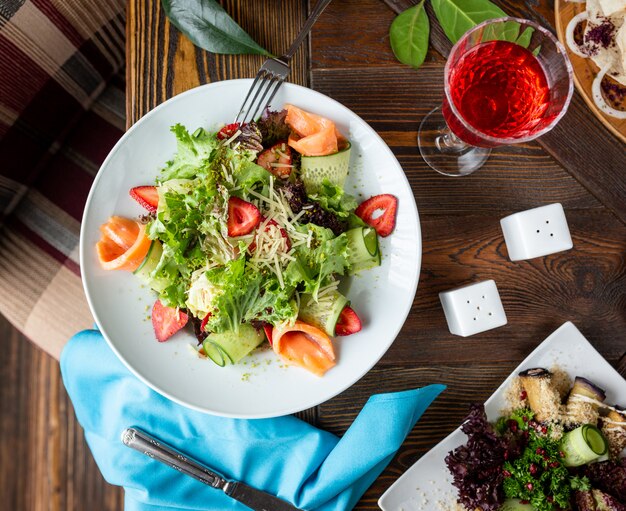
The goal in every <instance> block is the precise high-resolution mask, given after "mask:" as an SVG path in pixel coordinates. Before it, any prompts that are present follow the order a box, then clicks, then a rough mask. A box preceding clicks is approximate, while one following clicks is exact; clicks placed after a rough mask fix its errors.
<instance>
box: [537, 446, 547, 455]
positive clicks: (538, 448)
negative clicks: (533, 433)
mask: <svg viewBox="0 0 626 511" xmlns="http://www.w3.org/2000/svg"><path fill="white" fill-rule="evenodd" d="M535 452H536V453H537V454H545V453H546V451H545V449H542V448H541V447H537V450H536V451H535Z"/></svg>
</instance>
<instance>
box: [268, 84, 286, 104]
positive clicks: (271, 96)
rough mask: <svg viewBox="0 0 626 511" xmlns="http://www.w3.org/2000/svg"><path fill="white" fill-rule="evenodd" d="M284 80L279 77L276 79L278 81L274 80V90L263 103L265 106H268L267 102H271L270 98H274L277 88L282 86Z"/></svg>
mask: <svg viewBox="0 0 626 511" xmlns="http://www.w3.org/2000/svg"><path fill="white" fill-rule="evenodd" d="M284 82H285V79H284V78H281V79H280V80H278V82H276V87H274V92H272V94H271V95H270V97H269V99H268V100H267V102H266V103H265V106H269V104H270V103H271V102H272V99H274V96H276V93H277V92H278V89H280V87H281V86H282V84H283V83H284Z"/></svg>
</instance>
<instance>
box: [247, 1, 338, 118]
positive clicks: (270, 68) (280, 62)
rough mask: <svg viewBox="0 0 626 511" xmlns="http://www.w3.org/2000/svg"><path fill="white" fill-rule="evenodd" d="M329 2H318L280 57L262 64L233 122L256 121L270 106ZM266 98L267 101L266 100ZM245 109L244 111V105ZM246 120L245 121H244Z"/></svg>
mask: <svg viewBox="0 0 626 511" xmlns="http://www.w3.org/2000/svg"><path fill="white" fill-rule="evenodd" d="M330 2H331V0H318V1H317V4H316V5H315V7H314V8H313V10H312V11H311V15H310V16H309V17H308V18H307V20H306V22H305V23H304V26H303V27H302V29H301V30H300V33H299V34H298V36H297V37H296V39H295V40H294V42H293V43H292V45H291V46H290V47H289V50H287V53H285V54H284V55H283V56H282V57H278V58H270V59H267V60H266V61H265V62H263V65H262V66H261V68H260V69H259V72H258V73H257V75H256V78H255V79H254V81H253V82H252V85H251V86H250V90H249V91H248V95H247V96H246V99H244V100H243V103H242V105H241V108H240V109H239V113H238V114H237V117H236V118H235V122H239V123H242V124H243V123H245V122H249V121H253V120H254V119H256V118H257V117H258V116H259V115H260V114H261V113H262V112H263V110H264V109H265V107H266V106H267V105H269V104H270V102H271V101H272V99H273V98H274V95H275V94H276V92H277V91H278V89H280V86H281V85H282V84H283V82H284V81H285V78H287V76H289V71H290V69H289V61H290V60H291V59H292V57H293V56H294V54H295V53H296V50H297V49H298V47H299V46H300V45H301V44H302V41H304V38H305V37H306V36H307V34H308V33H309V31H310V30H311V28H312V27H313V24H314V23H315V22H316V21H317V18H319V17H320V14H322V12H323V11H324V9H325V8H326V6H327V5H328V4H329V3H330ZM250 97H252V100H251V101H250V103H249V104H248V99H250ZM266 98H267V99H266ZM247 104H248V106H247V109H246V105H247ZM246 119H247V121H246Z"/></svg>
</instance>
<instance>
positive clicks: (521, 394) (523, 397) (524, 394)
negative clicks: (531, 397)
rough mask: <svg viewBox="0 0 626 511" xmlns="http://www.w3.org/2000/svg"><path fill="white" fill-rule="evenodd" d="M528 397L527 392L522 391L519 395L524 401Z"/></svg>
mask: <svg viewBox="0 0 626 511" xmlns="http://www.w3.org/2000/svg"><path fill="white" fill-rule="evenodd" d="M527 397H528V394H527V393H526V391H525V390H522V392H521V393H520V395H519V398H520V399H521V400H522V401H524V399H526V398H527Z"/></svg>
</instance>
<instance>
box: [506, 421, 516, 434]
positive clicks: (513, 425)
mask: <svg viewBox="0 0 626 511" xmlns="http://www.w3.org/2000/svg"><path fill="white" fill-rule="evenodd" d="M507 425H508V426H509V429H510V430H511V431H512V432H513V433H516V432H517V421H514V420H512V419H511V420H510V421H508V423H507Z"/></svg>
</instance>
